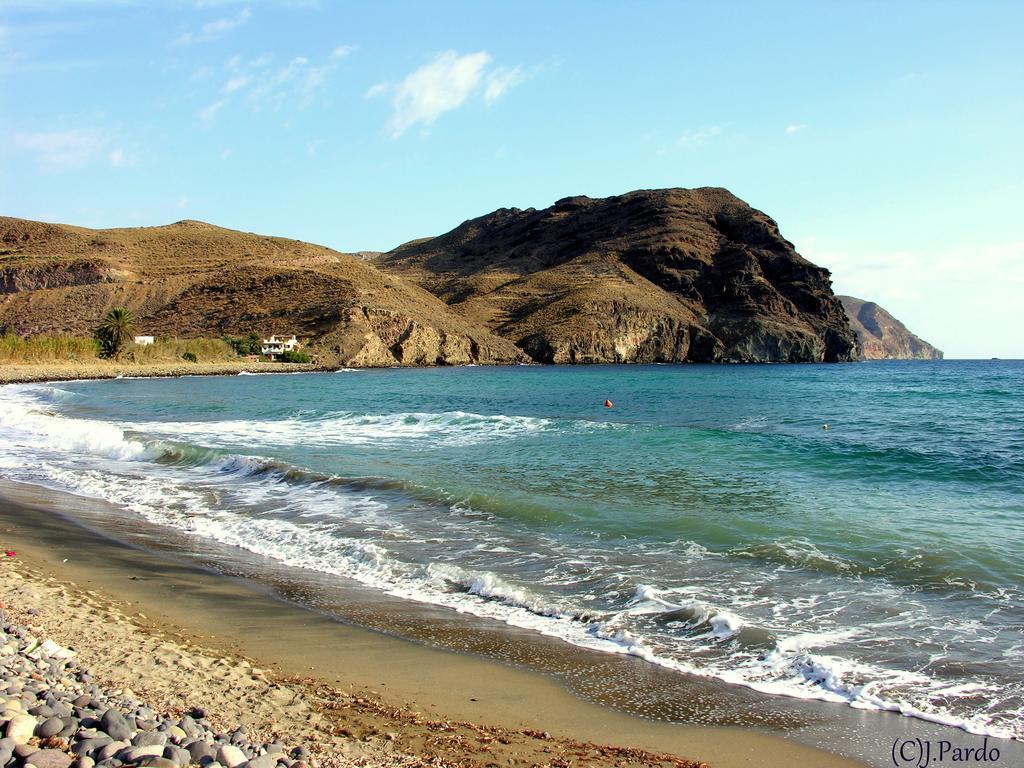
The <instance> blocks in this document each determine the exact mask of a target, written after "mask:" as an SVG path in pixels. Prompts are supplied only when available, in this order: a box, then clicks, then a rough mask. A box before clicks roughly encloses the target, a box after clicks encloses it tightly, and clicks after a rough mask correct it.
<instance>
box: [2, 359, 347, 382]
mask: <svg viewBox="0 0 1024 768" xmlns="http://www.w3.org/2000/svg"><path fill="white" fill-rule="evenodd" d="M329 370H333V369H331V368H324V367H322V366H319V365H316V364H314V363H264V362H259V363H253V362H249V361H237V362H236V361H221V362H216V363H187V362H171V363H116V362H111V363H106V362H97V363H89V364H86V365H67V364H60V363H52V364H51V363H14V364H10V365H4V366H3V367H0V385H2V384H46V383H48V382H57V381H87V380H88V381H91V380H103V379H117V378H154V379H157V378H172V377H176V376H230V375H237V374H239V373H260V374H263V373H267V374H277V373H313V372H321V371H329Z"/></svg>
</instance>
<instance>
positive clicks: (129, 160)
mask: <svg viewBox="0 0 1024 768" xmlns="http://www.w3.org/2000/svg"><path fill="white" fill-rule="evenodd" d="M107 159H109V160H110V164H111V166H113V167H114V168H133V167H134V166H135V163H136V157H135V154H134V153H132V152H127V151H125V149H124V148H123V147H115V148H114V149H112V150H111V151H110V154H109V155H107Z"/></svg>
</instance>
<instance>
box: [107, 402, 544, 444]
mask: <svg viewBox="0 0 1024 768" xmlns="http://www.w3.org/2000/svg"><path fill="white" fill-rule="evenodd" d="M125 426H126V427H128V428H130V429H132V430H134V431H138V432H144V433H147V434H152V435H156V436H160V437H167V438H176V439H186V440H188V441H189V442H201V443H205V444H209V445H215V446H223V447H234V446H239V445H244V446H249V445H275V446H285V445H304V446H310V445H313V446H322V447H329V446H334V445H366V444H376V443H396V442H399V443H409V442H422V441H424V440H430V441H431V442H432V443H440V444H445V445H474V444H477V443H482V442H486V441H489V440H497V439H507V438H515V437H521V436H525V435H530V434H534V433H537V432H540V431H543V430H546V429H551V428H553V427H554V424H553V422H552V421H551V420H549V419H542V418H537V417H531V416H504V415H495V416H485V415H481V414H476V413H466V412H464V411H447V412H443V413H415V412H410V413H393V414H365V413H348V412H343V413H334V414H329V415H327V416H323V417H320V418H317V419H302V418H284V419H268V420H241V419H237V420H230V421H190V422H174V423H170V422H139V423H132V424H127V425H125Z"/></svg>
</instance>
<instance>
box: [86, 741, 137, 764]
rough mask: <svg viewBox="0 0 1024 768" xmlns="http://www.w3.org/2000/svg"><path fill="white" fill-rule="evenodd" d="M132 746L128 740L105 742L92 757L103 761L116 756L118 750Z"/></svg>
mask: <svg viewBox="0 0 1024 768" xmlns="http://www.w3.org/2000/svg"><path fill="white" fill-rule="evenodd" d="M129 746H131V745H130V744H129V743H128V742H127V741H112V742H110V743H109V744H104V745H103V746H102V747H100V748H99V749H98V750H96V754H94V755H93V756H92V757H93V759H94V760H95V761H96V762H97V763H102V762H104V761H106V760H109V759H110V758H112V757H114V755H116V754H117V753H118V752H120V751H121V750H122V749H125V748H126V747H129Z"/></svg>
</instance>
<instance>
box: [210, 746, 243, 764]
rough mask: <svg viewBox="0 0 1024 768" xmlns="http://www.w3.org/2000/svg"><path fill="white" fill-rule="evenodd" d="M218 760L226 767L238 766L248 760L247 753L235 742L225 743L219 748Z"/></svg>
mask: <svg viewBox="0 0 1024 768" xmlns="http://www.w3.org/2000/svg"><path fill="white" fill-rule="evenodd" d="M217 762H218V763H220V764H221V765H223V766H224V768H238V766H240V765H243V764H244V763H246V762H248V761H247V760H246V759H245V753H244V752H242V750H240V749H239V748H238V747H236V746H235V745H234V744H224V745H222V746H221V747H220V749H218V750H217Z"/></svg>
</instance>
